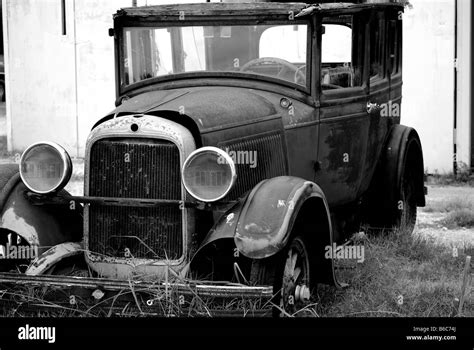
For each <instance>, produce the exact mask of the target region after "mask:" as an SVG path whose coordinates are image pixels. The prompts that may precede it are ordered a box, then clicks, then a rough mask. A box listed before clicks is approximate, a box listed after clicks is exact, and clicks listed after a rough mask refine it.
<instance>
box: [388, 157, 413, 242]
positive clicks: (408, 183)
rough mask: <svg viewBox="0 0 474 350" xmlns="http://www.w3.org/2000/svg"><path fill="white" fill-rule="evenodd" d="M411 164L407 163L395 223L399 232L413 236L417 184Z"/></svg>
mask: <svg viewBox="0 0 474 350" xmlns="http://www.w3.org/2000/svg"><path fill="white" fill-rule="evenodd" d="M411 165H412V164H411V162H408V161H407V162H406V164H405V169H404V171H403V175H402V179H401V188H400V200H399V202H398V203H397V214H395V215H394V218H393V223H394V226H395V227H396V229H397V230H398V232H405V233H407V234H411V233H412V232H413V230H414V228H415V224H416V207H417V203H416V183H415V174H414V171H413V167H412V166H411Z"/></svg>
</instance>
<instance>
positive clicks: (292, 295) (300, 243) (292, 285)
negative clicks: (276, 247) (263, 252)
mask: <svg viewBox="0 0 474 350" xmlns="http://www.w3.org/2000/svg"><path fill="white" fill-rule="evenodd" d="M307 248H308V245H307V243H306V241H305V239H304V238H303V237H302V236H295V237H294V238H293V239H292V240H291V241H290V243H289V245H288V246H287V248H286V249H285V250H284V251H283V252H281V253H279V254H277V255H275V256H272V257H270V258H266V259H259V260H255V261H254V263H253V264H252V270H251V278H250V280H251V283H252V284H256V285H272V286H273V290H274V296H273V299H272V302H273V305H274V307H273V312H272V313H273V316H277V317H278V316H307V315H308V314H312V313H311V310H310V309H309V307H308V306H309V303H310V298H311V291H312V288H313V287H314V281H313V279H312V277H311V275H312V273H313V270H312V264H311V257H310V255H309V254H308V249H307Z"/></svg>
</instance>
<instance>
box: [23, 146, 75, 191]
mask: <svg viewBox="0 0 474 350" xmlns="http://www.w3.org/2000/svg"><path fill="white" fill-rule="evenodd" d="M41 145H46V146H50V147H52V148H53V149H54V150H55V151H56V152H58V154H59V156H60V158H61V161H62V162H63V165H64V170H63V172H62V174H61V179H60V181H58V183H57V185H56V186H55V187H54V189H52V190H48V191H38V190H36V189H34V188H32V187H31V186H30V185H29V184H28V182H27V181H25V178H24V176H23V171H22V164H23V162H24V160H25V156H26V155H27V154H28V152H29V151H31V149H33V148H34V147H38V146H41ZM72 168H73V166H72V160H71V156H70V155H69V153H68V152H67V151H66V150H65V149H64V147H62V146H61V145H59V144H58V143H56V142H52V141H38V142H35V143H33V144H31V145H30V146H28V147H27V148H26V149H25V151H23V153H22V155H21V157H20V164H19V171H20V178H21V181H22V182H23V184H24V185H25V186H26V187H27V188H28V189H29V190H30V191H32V192H34V193H38V194H51V193H57V192H59V191H61V190H62V189H63V188H64V187H65V186H66V185H67V183H68V182H69V180H70V179H71V175H72V170H73V169H72Z"/></svg>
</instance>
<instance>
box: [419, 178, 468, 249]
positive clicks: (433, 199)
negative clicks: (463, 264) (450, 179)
mask: <svg viewBox="0 0 474 350" xmlns="http://www.w3.org/2000/svg"><path fill="white" fill-rule="evenodd" d="M426 199H427V203H426V204H427V205H426V207H425V208H419V210H418V219H417V225H416V229H415V233H417V234H420V235H422V236H426V237H431V238H433V239H434V240H435V242H437V243H439V244H442V245H446V246H452V247H458V248H473V247H474V227H449V228H448V227H446V225H445V223H444V222H443V221H444V219H445V218H446V216H447V215H448V214H449V213H450V211H449V204H450V203H460V204H461V205H465V206H468V205H469V204H470V208H474V187H467V186H459V187H458V186H428V196H427V197H426ZM446 210H448V211H446Z"/></svg>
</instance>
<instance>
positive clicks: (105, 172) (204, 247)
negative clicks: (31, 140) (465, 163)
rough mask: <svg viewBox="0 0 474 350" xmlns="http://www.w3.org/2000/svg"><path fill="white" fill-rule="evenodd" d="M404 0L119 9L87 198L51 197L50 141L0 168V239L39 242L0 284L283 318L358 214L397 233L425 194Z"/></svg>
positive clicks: (92, 143)
mask: <svg viewBox="0 0 474 350" xmlns="http://www.w3.org/2000/svg"><path fill="white" fill-rule="evenodd" d="M403 9H404V5H403V3H401V2H396V1H368V2H360V3H319V4H304V3H272V2H266V3H258V2H257V3H205V4H188V5H166V6H165V5H163V6H149V7H133V8H124V9H121V10H119V11H118V12H117V13H116V14H115V16H114V28H113V29H111V30H110V35H111V36H112V37H113V38H114V41H115V50H116V52H115V56H116V57H115V61H116V82H117V83H116V94H117V100H116V109H115V110H113V111H111V112H110V113H109V114H108V115H106V116H105V117H103V118H102V119H100V120H98V122H97V123H96V124H95V125H94V127H93V128H92V131H91V133H90V135H89V137H88V140H87V144H86V154H85V176H84V196H72V195H70V194H69V193H67V192H65V191H64V190H63V187H64V185H65V184H66V183H67V181H68V179H69V176H70V160H69V157H68V155H67V153H66V152H65V151H64V149H62V148H61V147H60V146H59V145H56V144H54V143H48V142H43V143H37V144H35V145H32V146H31V147H30V148H28V149H27V150H26V151H25V152H24V153H23V156H22V160H21V162H20V169H18V165H17V164H14V165H8V166H7V165H5V166H4V165H0V185H1V187H0V188H1V192H0V227H1V228H0V239H1V240H2V241H1V242H0V244H6V243H7V242H9V243H10V244H13V245H21V244H26V245H37V246H38V247H39V252H38V254H39V256H38V257H37V258H36V259H33V260H26V261H25V260H22V261H21V263H22V264H24V265H25V267H24V268H23V269H20V268H19V266H20V264H19V262H18V261H14V262H13V263H12V261H10V264H6V261H9V260H4V261H3V263H2V262H0V264H3V265H1V266H2V268H3V271H4V272H3V273H2V274H1V275H0V283H4V284H5V283H16V284H24V285H26V286H28V285H49V286H56V287H64V288H66V287H68V288H72V287H74V288H75V287H81V288H92V289H100V290H104V291H114V290H115V291H117V290H120V289H123V288H128V287H129V286H132V285H133V286H136V287H139V286H145V285H146V286H147V288H151V287H152V286H155V287H160V288H162V287H163V288H164V287H166V288H172V286H175V287H176V286H177V287H176V288H178V289H179V290H180V291H182V292H183V293H188V294H189V293H191V294H192V293H194V294H196V295H213V296H216V297H217V296H220V297H234V298H235V297H237V298H242V297H249V298H250V297H255V296H257V297H263V298H267V299H271V300H272V301H273V304H274V305H276V306H277V312H282V311H283V312H285V313H289V314H293V313H295V312H298V310H301V309H303V308H304V307H305V305H307V304H308V302H310V300H311V298H312V294H313V291H314V289H315V288H316V286H317V285H318V283H324V284H330V285H334V286H336V287H341V284H340V283H339V282H338V281H337V279H336V277H335V273H334V262H333V260H332V259H327V258H325V255H324V252H325V249H326V247H328V246H332V245H333V244H334V243H338V244H339V243H343V242H345V241H347V240H348V238H350V236H351V235H352V234H353V233H355V232H358V231H360V227H361V225H370V226H371V227H383V228H393V227H405V228H406V231H408V233H410V232H411V230H412V229H413V226H414V223H415V220H416V207H417V206H423V205H424V204H425V197H424V196H425V193H424V185H423V181H424V180H423V155H422V149H421V142H420V139H419V137H418V135H417V132H416V131H415V130H414V129H413V128H410V127H407V126H403V125H401V124H400V113H399V112H400V103H401V98H402V59H401V57H402V20H401V19H402V13H403ZM58 159H59V161H58ZM56 161H57V164H56V163H54V162H56ZM58 162H59V163H58ZM53 163H54V164H53ZM19 173H20V174H19ZM49 179H51V181H49ZM72 266H75V267H76V268H72ZM12 268H16V269H17V270H21V271H22V273H20V274H18V273H16V274H15V273H12V272H11V270H12ZM78 271H79V272H78ZM65 275H67V276H65ZM173 278H174V282H173V284H172V283H168V282H169V281H171V280H172V279H173ZM180 278H181V279H180ZM189 281H193V282H189Z"/></svg>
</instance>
